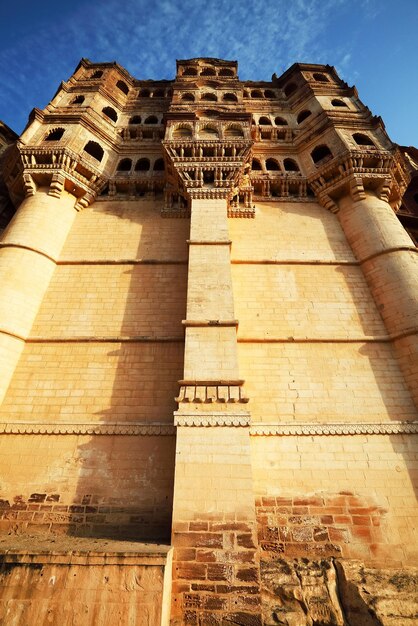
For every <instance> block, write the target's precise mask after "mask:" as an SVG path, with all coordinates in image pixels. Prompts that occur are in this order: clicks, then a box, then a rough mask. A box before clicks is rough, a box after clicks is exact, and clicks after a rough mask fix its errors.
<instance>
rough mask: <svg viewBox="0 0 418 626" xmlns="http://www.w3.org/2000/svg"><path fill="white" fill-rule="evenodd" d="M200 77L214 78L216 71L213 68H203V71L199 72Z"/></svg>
mask: <svg viewBox="0 0 418 626" xmlns="http://www.w3.org/2000/svg"><path fill="white" fill-rule="evenodd" d="M200 75H201V76H216V71H215V70H214V69H213V67H204V68H203V70H202V71H201V72H200Z"/></svg>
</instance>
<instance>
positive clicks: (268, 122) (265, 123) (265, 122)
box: [258, 116, 271, 126]
mask: <svg viewBox="0 0 418 626" xmlns="http://www.w3.org/2000/svg"><path fill="white" fill-rule="evenodd" d="M258 123H259V124H262V125H263V126H271V120H269V118H268V117H265V116H263V117H260V119H259V120H258Z"/></svg>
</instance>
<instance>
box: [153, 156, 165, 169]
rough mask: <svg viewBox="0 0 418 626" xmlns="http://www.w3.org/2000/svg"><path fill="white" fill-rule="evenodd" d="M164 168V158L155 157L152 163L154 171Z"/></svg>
mask: <svg viewBox="0 0 418 626" xmlns="http://www.w3.org/2000/svg"><path fill="white" fill-rule="evenodd" d="M164 170H165V166H164V159H157V160H156V161H155V163H154V172H163V171H164Z"/></svg>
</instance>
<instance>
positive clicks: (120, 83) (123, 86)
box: [116, 80, 129, 96]
mask: <svg viewBox="0 0 418 626" xmlns="http://www.w3.org/2000/svg"><path fill="white" fill-rule="evenodd" d="M116 87H117V88H118V89H120V90H121V92H122V93H124V94H125V96H127V95H128V93H129V87H128V85H127V84H126V83H124V82H123V80H118V82H117V83H116Z"/></svg>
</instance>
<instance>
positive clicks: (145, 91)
mask: <svg viewBox="0 0 418 626" xmlns="http://www.w3.org/2000/svg"><path fill="white" fill-rule="evenodd" d="M139 96H140V97H141V98H149V97H150V96H151V92H150V90H149V89H141V91H140V92H139Z"/></svg>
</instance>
